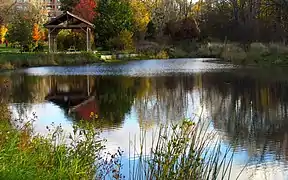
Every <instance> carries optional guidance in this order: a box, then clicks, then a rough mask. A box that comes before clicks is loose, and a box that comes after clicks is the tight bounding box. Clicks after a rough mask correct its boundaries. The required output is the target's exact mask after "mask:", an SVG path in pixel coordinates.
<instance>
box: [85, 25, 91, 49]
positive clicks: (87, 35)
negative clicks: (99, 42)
mask: <svg viewBox="0 0 288 180" xmlns="http://www.w3.org/2000/svg"><path fill="white" fill-rule="evenodd" d="M86 43H87V44H86V45H87V52H88V51H89V50H90V48H89V28H88V27H87V28H86Z"/></svg>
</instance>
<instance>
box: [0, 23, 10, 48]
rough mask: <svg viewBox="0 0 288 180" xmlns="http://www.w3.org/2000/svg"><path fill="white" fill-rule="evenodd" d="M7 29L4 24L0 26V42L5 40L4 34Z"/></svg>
mask: <svg viewBox="0 0 288 180" xmlns="http://www.w3.org/2000/svg"><path fill="white" fill-rule="evenodd" d="M7 31H8V29H7V27H6V26H4V25H2V26H1V27H0V42H1V44H3V43H4V41H5V36H6V33H7Z"/></svg>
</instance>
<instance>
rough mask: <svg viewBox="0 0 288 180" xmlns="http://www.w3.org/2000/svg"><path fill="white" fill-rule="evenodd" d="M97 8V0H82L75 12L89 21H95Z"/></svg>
mask: <svg viewBox="0 0 288 180" xmlns="http://www.w3.org/2000/svg"><path fill="white" fill-rule="evenodd" d="M95 8H96V2H95V0H80V1H79V3H78V4H77V5H76V6H75V8H74V10H73V13H75V14H77V15H79V16H80V17H81V18H83V19H85V20H87V21H89V22H93V20H94V17H95V15H96V12H95Z"/></svg>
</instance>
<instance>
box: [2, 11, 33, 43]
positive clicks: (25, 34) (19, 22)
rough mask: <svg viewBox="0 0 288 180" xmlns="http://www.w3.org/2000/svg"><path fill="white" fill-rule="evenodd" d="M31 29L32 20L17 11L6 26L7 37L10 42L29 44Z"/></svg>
mask: <svg viewBox="0 0 288 180" xmlns="http://www.w3.org/2000/svg"><path fill="white" fill-rule="evenodd" d="M32 29H33V20H32V19H30V18H29V17H27V16H26V15H24V14H23V13H18V14H16V15H15V16H14V18H13V20H12V21H11V23H10V27H8V35H7V39H8V40H9V41H10V42H11V43H19V44H20V45H21V46H22V47H24V46H29V45H30V44H31V43H32V42H33V39H32Z"/></svg>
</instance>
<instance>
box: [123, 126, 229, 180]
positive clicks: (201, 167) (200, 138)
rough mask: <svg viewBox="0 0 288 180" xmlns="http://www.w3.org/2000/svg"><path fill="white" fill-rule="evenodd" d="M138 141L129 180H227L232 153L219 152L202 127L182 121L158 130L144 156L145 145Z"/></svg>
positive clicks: (214, 140) (206, 128) (210, 136)
mask: <svg viewBox="0 0 288 180" xmlns="http://www.w3.org/2000/svg"><path fill="white" fill-rule="evenodd" d="M143 135H144V137H142V138H141V152H140V153H139V161H138V164H133V165H130V167H132V168H133V169H132V171H131V172H132V173H130V177H129V179H139V180H140V179H141V180H142V179H147V180H148V179H149V180H150V179H157V180H158V179H159V180H164V179H165V180H166V179H168V180H169V179H171V180H172V179H177V180H178V179H179V180H201V179H207V180H212V179H224V178H225V179H230V178H231V177H230V176H231V168H232V159H233V154H234V153H233V151H232V150H231V149H229V148H228V149H226V150H225V151H224V152H223V150H221V143H220V141H219V140H217V138H216V137H215V133H213V132H210V131H209V130H208V126H205V125H203V124H202V123H200V122H199V123H197V125H196V124H195V123H194V122H192V121H190V120H185V121H183V122H182V123H180V124H177V125H172V126H168V125H164V126H161V127H160V129H159V132H158V133H157V137H156V138H155V139H156V141H154V142H153V145H152V148H151V153H150V154H149V155H148V156H146V155H145V152H144V149H145V148H144V147H145V146H146V145H147V144H146V140H145V133H144V134H143Z"/></svg>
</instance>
